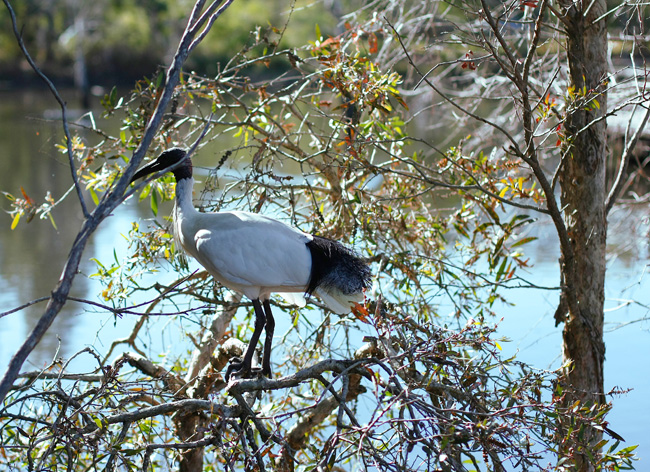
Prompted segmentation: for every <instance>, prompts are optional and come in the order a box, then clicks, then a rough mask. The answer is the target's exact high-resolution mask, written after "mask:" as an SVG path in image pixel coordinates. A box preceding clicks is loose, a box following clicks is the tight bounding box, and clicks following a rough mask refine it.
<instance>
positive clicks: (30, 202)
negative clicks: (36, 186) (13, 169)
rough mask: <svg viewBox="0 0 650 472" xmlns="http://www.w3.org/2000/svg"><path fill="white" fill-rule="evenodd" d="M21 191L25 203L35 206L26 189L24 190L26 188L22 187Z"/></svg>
mask: <svg viewBox="0 0 650 472" xmlns="http://www.w3.org/2000/svg"><path fill="white" fill-rule="evenodd" d="M20 191H21V192H22V194H23V198H24V199H25V201H26V202H27V203H29V204H30V205H33V204H34V203H35V202H34V200H32V199H31V198H30V197H29V195H27V193H26V192H25V189H24V188H22V187H20Z"/></svg>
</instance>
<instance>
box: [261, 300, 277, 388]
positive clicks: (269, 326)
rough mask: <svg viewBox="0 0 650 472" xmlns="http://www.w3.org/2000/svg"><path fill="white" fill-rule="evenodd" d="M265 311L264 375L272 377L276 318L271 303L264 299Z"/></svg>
mask: <svg viewBox="0 0 650 472" xmlns="http://www.w3.org/2000/svg"><path fill="white" fill-rule="evenodd" d="M264 313H265V314H266V338H265V339H264V355H263V356H262V375H265V376H266V377H271V345H272V344H273V330H274V329H275V319H274V318H273V313H271V304H270V303H269V301H268V300H264Z"/></svg>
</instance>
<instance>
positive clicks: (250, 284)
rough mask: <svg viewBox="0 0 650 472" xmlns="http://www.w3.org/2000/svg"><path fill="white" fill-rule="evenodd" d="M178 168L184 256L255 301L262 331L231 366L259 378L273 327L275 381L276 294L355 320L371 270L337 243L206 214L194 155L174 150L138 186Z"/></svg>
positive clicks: (236, 215)
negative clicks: (258, 358) (308, 299)
mask: <svg viewBox="0 0 650 472" xmlns="http://www.w3.org/2000/svg"><path fill="white" fill-rule="evenodd" d="M171 166H174V167H173V168H172V169H170V172H173V174H174V177H175V178H176V203H175V206H174V215H173V220H174V233H175V236H176V238H177V241H179V242H180V245H181V246H182V247H183V249H184V250H185V251H186V252H187V253H188V254H190V255H191V256H192V257H194V258H195V259H196V260H197V261H199V263H200V264H201V265H202V266H203V267H205V268H206V270H207V271H208V272H209V273H210V274H211V275H212V276H213V277H214V278H215V279H216V280H217V281H219V282H220V283H221V284H223V285H225V286H226V287H228V288H229V289H231V290H235V291H237V292H240V293H243V294H244V295H245V296H247V297H248V298H250V299H251V300H252V301H253V307H254V309H255V329H254V331H253V336H252V337H251V340H250V343H249V344H248V347H247V348H246V352H245V353H244V358H243V360H235V361H233V362H232V363H231V364H230V366H229V367H228V370H227V373H226V379H228V378H229V377H230V375H231V374H233V373H235V374H238V375H240V376H242V377H246V376H249V375H250V374H251V363H252V360H253V353H254V352H255V347H256V345H257V343H258V341H259V338H260V336H261V334H262V330H263V329H264V328H266V338H265V340H264V351H263V357H262V374H263V375H266V376H270V375H271V361H270V355H271V344H272V341H273V329H274V327H275V320H274V319H273V314H272V313H271V305H270V303H269V298H270V296H271V293H275V292H279V293H292V292H293V293H295V292H298V293H304V294H307V295H311V294H315V295H317V296H318V297H319V298H320V299H321V300H323V302H325V304H326V305H327V306H328V307H329V308H330V309H331V310H332V311H334V312H336V313H339V314H345V313H349V312H350V311H351V308H352V307H353V306H354V305H355V304H356V303H360V302H362V301H363V299H364V294H363V292H364V290H365V289H366V288H367V287H368V286H369V284H370V268H369V267H368V265H367V264H366V263H365V262H364V261H362V260H361V259H360V258H359V257H358V256H357V255H356V254H355V253H354V252H353V251H352V250H350V249H349V248H347V247H346V246H344V245H343V244H341V243H339V242H337V241H333V240H331V239H327V238H323V237H319V236H314V235H311V234H308V233H304V232H302V231H300V230H298V229H296V228H292V227H291V226H288V225H286V224H284V223H282V222H281V221H278V220H276V219H273V218H269V217H267V216H262V215H259V214H256V213H248V212H244V211H222V212H217V213H201V212H199V211H197V210H196V209H195V208H194V205H193V204H192V187H193V185H194V179H193V178H192V162H191V160H190V158H189V157H188V156H187V151H185V150H184V149H180V148H173V149H169V150H167V151H164V152H163V153H162V154H160V156H158V158H157V159H155V160H154V161H152V162H150V163H149V164H147V165H145V166H144V167H142V168H141V169H140V170H138V172H136V174H135V175H134V176H133V178H132V179H131V182H133V181H135V180H136V179H139V178H140V177H144V176H146V175H148V174H152V173H154V172H159V171H162V170H165V169H169V168H170V167H171Z"/></svg>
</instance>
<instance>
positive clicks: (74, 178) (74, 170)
mask: <svg viewBox="0 0 650 472" xmlns="http://www.w3.org/2000/svg"><path fill="white" fill-rule="evenodd" d="M3 2H4V4H5V6H6V7H7V10H9V16H10V17H11V26H12V28H13V30H14V36H16V41H17V42H18V46H19V47H20V50H21V51H22V53H23V55H24V56H25V59H27V62H28V63H29V65H30V66H31V68H32V69H33V70H34V72H36V75H38V76H39V77H40V78H41V79H42V80H43V82H45V83H46V84H47V87H48V88H49V89H50V92H52V95H54V98H55V99H56V101H57V102H58V103H59V106H60V107H61V119H62V121H63V132H64V134H65V142H66V147H67V153H68V164H69V165H70V173H71V175H72V181H73V182H74V186H75V189H76V191H77V198H78V199H79V204H80V205H81V211H82V212H83V215H84V217H85V218H89V217H90V214H89V213H88V208H87V207H86V201H85V200H84V197H83V193H82V192H81V186H80V185H79V179H77V168H76V166H75V163H74V155H73V154H72V136H71V135H70V129H69V127H68V111H67V107H66V104H65V102H64V101H63V99H62V98H61V95H59V92H58V90H57V89H56V87H55V86H54V84H53V83H52V81H51V80H50V79H48V77H47V76H46V75H45V74H44V73H43V72H42V71H41V70H40V69H39V68H38V66H37V65H36V63H35V62H34V60H33V59H32V56H30V54H29V51H27V48H26V47H25V43H24V42H23V37H22V34H21V33H20V32H19V31H18V25H17V23H16V14H15V13H14V10H13V8H11V4H10V3H9V1H8V0H3Z"/></svg>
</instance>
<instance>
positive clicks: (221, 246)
mask: <svg viewBox="0 0 650 472" xmlns="http://www.w3.org/2000/svg"><path fill="white" fill-rule="evenodd" d="M200 226H201V228H202V229H200V230H198V231H197V232H196V233H195V236H194V243H195V248H196V256H195V257H196V258H197V260H198V261H199V262H200V263H201V264H202V265H203V266H204V267H205V268H206V269H208V271H209V272H211V273H212V275H214V276H215V277H216V278H217V279H218V280H219V281H220V282H222V283H223V284H224V285H226V286H229V287H231V288H235V289H240V290H242V289H244V288H246V287H261V288H269V289H275V290H277V289H279V288H282V287H284V288H295V289H296V290H303V289H304V287H305V286H306V285H307V283H308V281H309V275H310V270H311V255H310V254H309V249H308V248H307V246H306V243H307V242H308V241H309V240H310V236H309V235H307V234H305V233H303V232H301V231H299V230H296V229H294V228H292V227H290V226H288V225H285V224H284V223H282V222H280V221H278V220H274V219H273V218H268V217H264V216H261V215H256V214H251V213H244V212H224V213H219V214H205V215H204V218H202V221H201V225H200ZM275 290H273V291H275Z"/></svg>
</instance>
